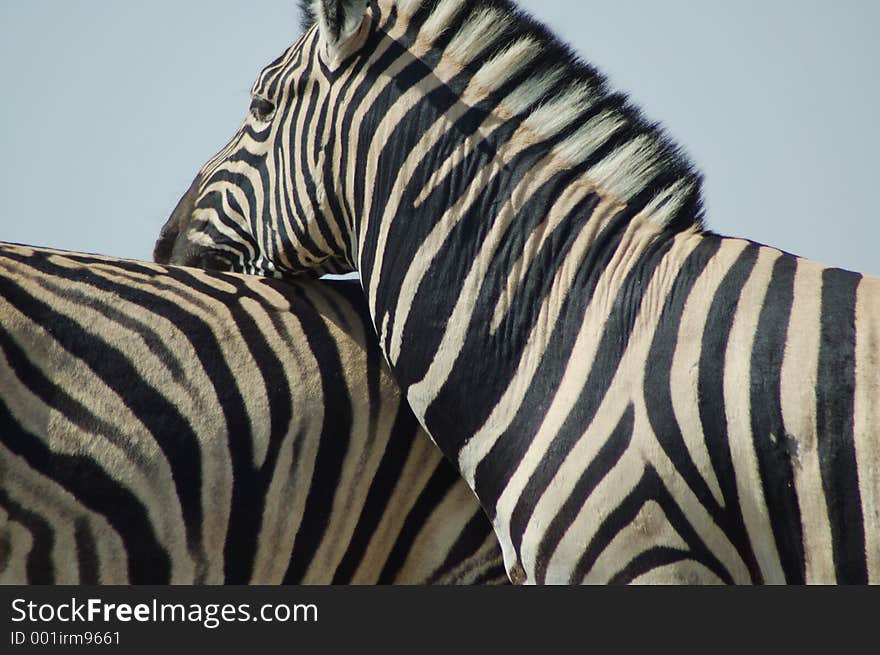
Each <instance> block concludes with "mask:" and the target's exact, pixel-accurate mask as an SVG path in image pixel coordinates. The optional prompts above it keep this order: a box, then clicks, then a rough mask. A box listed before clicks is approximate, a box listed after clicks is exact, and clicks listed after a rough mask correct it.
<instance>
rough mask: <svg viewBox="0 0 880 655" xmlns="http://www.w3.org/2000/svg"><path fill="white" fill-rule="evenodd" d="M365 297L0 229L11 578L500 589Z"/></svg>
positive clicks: (332, 285)
mask: <svg viewBox="0 0 880 655" xmlns="http://www.w3.org/2000/svg"><path fill="white" fill-rule="evenodd" d="M361 295H362V294H361V293H360V290H359V288H358V285H357V284H356V283H354V282H318V281H302V282H296V283H292V284H287V283H283V282H278V281H274V280H267V279H259V278H249V277H247V276H240V275H228V274H208V273H204V272H202V271H199V270H195V269H184V268H177V267H165V266H158V265H155V264H147V263H142V262H135V261H126V260H121V259H115V258H109V257H101V256H96V255H86V254H79V253H72V252H63V251H56V250H49V249H43V248H33V247H28V246H18V245H9V244H0V582H2V583H7V584H9V583H15V584H21V583H54V584H70V583H101V584H107V583H117V584H118V583H159V584H161V583H174V584H178V583H181V584H189V583H206V584H215V583H237V584H240V583H259V584H277V583H325V584H326V583H402V584H421V583H441V584H444V583H449V584H451V583H500V582H505V581H506V580H507V578H506V575H505V573H504V569H503V565H502V561H501V555H500V551H499V548H498V544H497V541H496V540H495V538H494V536H493V534H492V530H491V526H490V524H489V522H488V520H487V519H486V517H485V516H484V514H483V513H482V510H481V509H480V507H479V505H478V503H477V502H476V500H475V498H474V497H473V494H472V493H471V491H470V490H469V489H468V488H467V486H466V485H465V484H464V483H463V482H462V481H461V480H460V478H459V476H458V474H457V472H456V471H455V469H454V468H453V467H452V466H451V465H450V464H449V463H448V462H446V461H445V460H444V459H443V458H442V455H441V454H440V452H439V451H438V450H437V449H436V447H435V446H434V445H433V444H431V442H430V440H429V439H428V437H427V435H426V434H425V433H424V432H423V431H422V430H421V428H420V427H419V426H418V424H417V422H416V420H415V418H414V417H413V416H412V414H411V413H410V411H409V409H408V408H407V406H406V404H405V403H401V401H400V393H399V389H398V387H397V385H396V383H395V382H394V380H393V378H392V377H391V375H390V373H389V370H388V368H387V366H386V364H385V362H384V359H383V357H382V356H381V353H380V351H379V349H378V347H377V345H376V343H375V336H374V333H373V332H372V327H371V325H370V322H369V317H368V315H367V313H366V311H365V307H364V303H363V301H362V300H361Z"/></svg>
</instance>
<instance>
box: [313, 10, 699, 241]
mask: <svg viewBox="0 0 880 655" xmlns="http://www.w3.org/2000/svg"><path fill="white" fill-rule="evenodd" d="M386 3H387V4H390V5H393V6H394V7H395V9H396V10H397V12H398V14H399V15H401V16H403V17H405V18H406V19H407V20H408V21H409V25H410V28H409V29H410V30H411V31H416V30H417V31H418V34H419V38H420V39H424V40H425V41H430V42H431V43H433V47H434V48H435V49H436V50H437V51H438V52H442V53H443V54H444V55H447V56H450V57H451V58H453V59H454V60H456V61H458V62H460V64H461V65H462V67H463V68H464V69H465V70H466V71H468V72H469V73H471V77H472V78H473V79H475V81H477V82H478V83H479V84H480V85H482V86H484V87H485V88H487V89H489V90H490V91H496V90H497V91H498V92H503V93H504V94H505V95H504V105H505V107H506V108H507V109H508V110H509V111H510V112H511V113H512V115H514V116H517V117H519V118H521V119H522V122H523V124H524V125H526V126H527V127H529V128H531V129H532V130H533V131H534V133H535V134H537V135H539V136H540V137H541V138H542V139H543V140H545V141H546V142H548V143H550V144H552V147H553V149H554V151H555V152H556V153H557V154H558V155H559V156H560V157H561V158H562V159H563V160H564V161H566V162H569V163H570V164H571V165H572V166H576V167H579V168H583V169H584V170H585V172H586V174H587V177H588V178H589V179H590V180H591V181H592V182H594V183H595V184H596V185H597V186H598V187H600V188H602V189H604V190H605V191H607V192H608V193H610V194H612V195H613V196H615V197H617V198H619V199H620V200H622V201H624V202H630V201H638V202H637V204H641V205H643V209H642V211H643V212H644V213H645V214H646V215H650V216H651V218H652V221H654V222H655V223H658V224H660V225H661V226H665V227H671V228H673V229H683V228H686V227H689V226H692V225H696V226H697V227H700V228H701V227H702V217H703V210H702V192H701V186H702V176H701V175H700V173H699V172H698V171H697V170H696V169H695V167H694V166H693V165H692V163H691V162H690V159H689V158H688V156H687V155H686V154H685V153H684V151H683V150H682V149H681V147H680V146H679V145H678V144H676V143H675V142H674V141H673V140H672V139H671V138H670V137H669V136H668V135H667V134H666V132H665V131H664V130H663V128H661V127H660V125H659V124H658V123H654V122H649V121H648V120H646V119H645V117H644V116H643V115H642V112H641V110H640V109H639V108H638V107H636V106H635V105H634V104H633V103H631V102H630V100H629V98H628V97H627V95H626V94H624V93H621V92H616V91H613V90H612V89H610V88H609V85H608V83H607V82H606V79H605V77H604V75H602V74H601V73H600V72H599V71H598V70H597V69H596V68H594V67H593V66H592V65H590V64H589V63H587V62H585V61H584V60H583V59H581V57H580V56H579V55H578V54H577V53H576V52H575V51H574V49H572V48H571V47H570V46H569V45H568V44H566V43H564V42H563V41H561V40H560V39H559V38H558V37H557V36H556V35H555V34H553V33H552V32H551V31H550V29H549V28H547V26H545V25H544V24H543V23H541V22H540V21H538V20H536V19H535V18H533V17H532V16H531V15H530V14H529V13H527V12H526V11H524V10H523V9H521V8H520V7H518V6H517V5H516V4H515V3H514V2H513V1H512V0H469V1H464V0H381V1H380V2H379V4H383V5H384V4H386ZM372 4H373V5H374V7H375V5H376V4H377V3H376V0H373V2H372ZM300 9H301V19H302V23H303V27H304V28H305V29H307V28H308V27H310V26H311V25H312V24H314V22H315V15H314V10H313V8H312V3H311V2H309V1H308V0H300Z"/></svg>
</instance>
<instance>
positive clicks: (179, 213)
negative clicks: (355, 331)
mask: <svg viewBox="0 0 880 655" xmlns="http://www.w3.org/2000/svg"><path fill="white" fill-rule="evenodd" d="M300 6H301V9H302V11H303V24H304V27H305V31H304V33H303V35H302V37H301V38H300V39H299V40H298V41H297V42H296V43H295V44H294V45H292V46H291V47H290V48H288V49H287V50H286V51H285V52H284V53H282V55H281V56H280V57H278V58H277V59H276V60H275V61H274V62H272V63H271V64H269V66H267V67H266V68H265V69H264V70H263V71H262V72H261V73H260V75H259V77H258V78H257V80H256V82H255V83H254V85H253V88H252V90H251V98H252V99H251V104H250V109H249V111H248V115H247V116H246V118H245V120H244V122H243V124H242V126H241V128H240V129H239V130H238V132H237V133H236V134H235V136H233V138H232V139H231V140H230V141H229V143H228V144H227V145H226V146H225V147H224V148H223V149H222V150H221V151H220V152H219V153H217V154H216V155H215V156H214V157H213V158H212V159H211V160H209V161H208V162H207V163H206V164H205V165H204V167H203V168H202V169H201V170H200V171H199V173H198V175H197V176H196V178H195V180H194V181H193V183H192V185H191V186H190V188H189V190H188V191H187V192H186V194H185V195H184V196H183V197H182V198H181V200H180V201H179V203H178V205H177V207H176V208H175V209H174V212H173V213H172V215H171V217H170V218H169V219H168V221H167V222H166V223H165V225H164V227H163V228H162V231H161V234H160V237H159V239H158V241H157V242H156V245H155V249H154V253H153V256H154V259H155V260H156V261H157V262H159V263H174V264H181V265H185V266H196V267H200V268H207V269H211V270H221V271H235V272H241V273H252V274H261V275H270V276H275V277H278V276H280V275H281V274H282V273H287V274H297V273H302V272H310V273H312V274H324V273H346V272H350V271H353V270H354V268H355V267H354V264H353V262H354V256H353V248H352V244H351V242H350V239H349V236H348V235H349V234H351V232H350V230H349V229H348V227H349V226H348V225H347V223H348V222H349V220H350V219H349V213H348V212H347V211H346V209H347V208H346V207H345V206H343V205H341V204H340V203H339V202H338V200H337V196H336V195H335V183H333V182H331V177H332V176H333V175H334V174H336V175H337V176H338V174H339V170H338V168H339V167H338V165H337V166H334V162H333V161H332V159H331V150H332V148H333V147H334V142H335V132H336V131H335V130H334V129H333V128H334V125H333V121H334V120H338V119H339V117H338V116H331V115H330V112H331V111H332V107H331V105H330V101H331V98H332V97H333V96H334V95H335V94H337V93H339V91H340V87H341V86H342V84H343V83H344V79H343V78H344V77H345V75H344V69H345V68H346V67H347V66H350V65H354V64H355V62H354V60H355V59H357V57H356V52H355V51H356V47H355V46H356V44H357V43H358V42H361V41H362V40H363V38H364V37H365V36H366V34H367V32H368V31H369V25H370V21H369V20H368V18H367V14H368V11H367V9H368V8H367V0H341V1H331V0H320V1H317V2H313V3H309V2H307V1H305V0H301V2H300ZM337 163H338V162H337Z"/></svg>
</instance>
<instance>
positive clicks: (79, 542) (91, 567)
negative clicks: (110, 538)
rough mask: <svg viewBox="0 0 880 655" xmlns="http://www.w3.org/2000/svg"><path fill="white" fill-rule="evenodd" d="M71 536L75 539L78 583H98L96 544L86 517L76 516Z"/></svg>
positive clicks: (98, 570)
mask: <svg viewBox="0 0 880 655" xmlns="http://www.w3.org/2000/svg"><path fill="white" fill-rule="evenodd" d="M73 538H74V540H75V541H76V561H77V562H78V564H79V584H99V583H100V582H101V579H100V565H99V563H98V544H97V543H95V534H94V533H93V532H92V526H91V525H90V524H89V521H88V519H86V518H78V519H76V523H75V525H74V531H73Z"/></svg>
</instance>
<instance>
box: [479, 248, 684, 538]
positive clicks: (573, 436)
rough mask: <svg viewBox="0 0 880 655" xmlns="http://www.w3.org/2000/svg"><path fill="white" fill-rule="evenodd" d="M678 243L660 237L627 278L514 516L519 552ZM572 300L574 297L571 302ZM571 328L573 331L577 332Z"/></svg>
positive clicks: (513, 534)
mask: <svg viewBox="0 0 880 655" xmlns="http://www.w3.org/2000/svg"><path fill="white" fill-rule="evenodd" d="M674 238H675V235H674V234H671V233H665V232H664V233H661V234H659V235H657V237H656V238H655V239H654V240H653V241H652V242H651V243H650V244H649V245H647V246H645V247H644V249H643V250H642V252H641V253H640V254H639V257H638V259H637V260H636V261H635V262H634V263H633V265H632V267H631V268H630V270H629V271H628V272H627V274H626V277H625V278H624V280H623V282H622V284H621V286H620V289H619V291H618V292H617V295H616V297H615V298H614V302H613V303H612V305H611V311H610V312H609V314H608V317H607V319H606V320H605V323H604V325H603V328H602V336H601V337H600V340H599V344H598V347H597V349H596V356H595V358H594V360H593V362H592V366H591V368H590V370H589V372H588V373H587V375H586V380H584V383H583V386H582V388H581V392H580V394H579V396H578V399H577V401H576V402H575V404H574V407H573V408H572V409H571V411H570V412H569V414H568V416H567V417H566V419H565V422H564V423H563V425H562V427H561V428H560V429H559V430H558V431H557V433H556V434H555V435H554V437H553V439H552V440H551V441H550V443H549V444H548V446H547V448H546V450H545V452H544V454H543V456H542V457H541V462H540V464H539V465H538V466H537V467H536V468H535V470H534V472H533V473H532V475H531V476H530V478H529V481H528V482H527V483H526V486H525V488H524V489H523V492H522V493H521V494H520V497H519V499H518V500H517V503H516V506H515V507H514V510H513V512H512V514H511V517H510V535H511V540H512V541H513V544H514V547H515V548H516V550H517V552H519V547H520V544H521V543H522V537H523V534H524V533H525V529H526V526H527V525H528V522H529V520H530V519H531V516H532V513H533V512H534V510H535V506H536V505H537V502H538V500H539V499H540V498H541V496H542V495H543V494H544V492H545V491H546V490H547V488H548V487H549V486H550V483H551V481H552V480H553V477H554V475H555V473H556V468H557V463H558V462H562V461H564V460H565V458H566V456H567V455H568V453H570V452H571V449H572V448H573V447H574V445H575V444H576V443H578V441H579V440H580V439H581V438H583V436H584V434H585V433H586V432H587V430H588V429H589V426H590V424H591V422H592V421H593V419H594V418H595V416H596V412H597V411H598V410H599V407H600V405H601V404H602V400H603V399H604V397H605V395H606V394H607V392H608V390H609V389H610V387H611V383H612V381H613V380H614V377H615V375H616V374H617V370H618V367H619V366H620V362H621V359H622V358H623V356H624V353H625V352H626V350H627V346H628V344H629V340H630V337H631V336H632V331H633V326H634V325H635V321H636V317H637V316H638V315H639V312H640V311H641V304H642V299H643V297H644V294H645V291H646V290H647V289H648V287H649V286H650V283H651V279H652V278H653V275H654V273H655V271H656V270H657V268H658V265H659V264H660V262H662V261H663V259H664V258H665V256H666V254H667V253H668V252H669V249H670V248H671V247H672V245H673V242H674ZM594 274H595V275H596V276H597V277H598V276H602V275H605V274H606V271H605V269H604V267H603V268H601V269H600V270H598V271H595V272H594ZM571 295H572V293H571V292H570V293H569V296H571ZM590 296H592V293H591V294H590ZM582 325H583V321H580V322H577V323H574V322H572V323H568V326H569V329H568V330H567V332H570V333H575V335H574V336H571V337H568V338H569V339H572V340H573V339H575V338H576V334H577V333H578V332H579V331H580V330H581V329H583V328H582ZM571 326H574V329H572V327H571ZM553 348H554V344H553V343H551V345H550V346H548V347H547V349H546V351H547V352H550V353H553ZM563 366H564V365H563ZM537 379H540V378H537ZM534 386H538V385H534ZM556 388H558V385H557V386H554V387H553V389H554V391H555V389H556ZM533 435H534V433H531V434H529V435H527V436H526V437H525V438H526V439H531V438H532V437H533ZM521 439H522V437H521ZM508 447H509V448H511V452H515V453H524V452H525V450H526V444H525V443H522V444H521V445H519V446H516V447H512V446H508ZM484 461H485V460H484ZM487 468H488V466H487ZM508 470H511V469H508ZM505 475H506V476H508V477H509V475H511V473H505ZM484 502H485V499H484Z"/></svg>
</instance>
